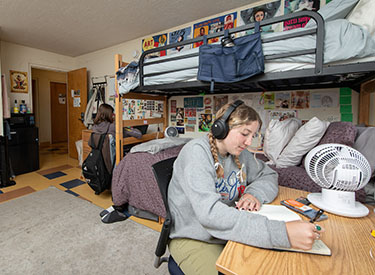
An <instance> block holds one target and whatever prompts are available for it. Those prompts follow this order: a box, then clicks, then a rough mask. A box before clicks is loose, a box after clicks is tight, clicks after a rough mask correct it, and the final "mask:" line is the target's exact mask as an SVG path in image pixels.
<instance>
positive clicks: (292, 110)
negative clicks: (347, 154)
mask: <svg viewBox="0 0 375 275" xmlns="http://www.w3.org/2000/svg"><path fill="white" fill-rule="evenodd" d="M238 99H240V100H242V101H244V103H245V104H246V105H248V106H251V107H252V108H254V110H255V111H256V112H257V113H258V114H259V116H260V118H261V120H262V122H263V123H262V128H261V132H262V133H264V132H265V130H266V128H267V126H268V124H269V122H270V121H271V120H272V119H278V120H280V121H281V120H285V119H287V118H292V117H296V118H298V115H299V111H301V110H308V109H311V108H321V109H322V111H323V112H324V111H325V109H327V108H338V107H339V106H340V105H339V101H340V95H339V92H338V91H337V92H333V91H327V90H316V91H309V90H304V91H283V92H263V93H245V94H233V95H214V96H208V95H206V96H199V97H185V98H183V103H181V104H177V100H171V101H170V122H171V125H172V126H176V127H177V129H178V131H179V133H188V132H195V133H199V132H209V131H210V129H211V127H212V124H213V122H214V121H215V118H216V116H215V114H216V113H217V111H218V110H219V109H220V108H221V107H222V106H223V105H225V104H227V103H228V102H234V101H236V100H238ZM179 102H180V101H179ZM336 120H337V119H336Z"/></svg>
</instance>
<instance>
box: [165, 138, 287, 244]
mask: <svg viewBox="0 0 375 275" xmlns="http://www.w3.org/2000/svg"><path fill="white" fill-rule="evenodd" d="M174 169H175V171H174V174H173V178H172V182H171V184H170V187H169V205H170V208H171V213H172V217H173V219H174V227H173V228H172V233H171V238H192V239H197V240H202V241H206V242H218V241H217V239H219V240H225V241H226V240H233V241H237V242H241V243H245V244H248V245H253V246H258V247H265V248H272V247H290V244H289V240H288V237H287V232H286V227H285V223H284V222H280V221H274V220H268V219H267V218H266V217H264V216H261V215H257V214H252V213H250V212H245V211H239V210H237V209H235V208H234V207H230V206H228V205H226V204H225V203H223V202H221V196H220V194H219V193H218V192H217V191H216V188H215V179H216V174H215V169H214V163H213V159H212V156H211V152H210V151H209V149H207V148H205V146H202V144H197V143H193V145H192V144H190V145H189V146H185V147H184V148H183V150H182V151H181V152H180V155H179V157H178V159H177V160H176V162H175V166H174ZM258 174H259V173H258ZM261 178H262V177H261V175H260V174H259V177H258V178H257V180H258V181H259V186H253V188H252V190H251V192H254V194H257V198H258V196H259V197H262V198H263V197H264V201H265V200H266V199H269V198H272V197H274V196H275V194H274V190H273V189H272V188H271V189H272V190H273V192H271V193H272V194H270V195H269V194H268V191H267V190H265V191H257V190H258V189H262V188H263V186H262V185H261V184H260V183H261ZM276 183H277V182H276ZM276 194H277V189H276Z"/></svg>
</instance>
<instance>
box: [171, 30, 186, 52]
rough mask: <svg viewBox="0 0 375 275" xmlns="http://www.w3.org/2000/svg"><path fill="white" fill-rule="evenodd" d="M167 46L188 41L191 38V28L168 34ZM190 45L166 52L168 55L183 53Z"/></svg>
mask: <svg viewBox="0 0 375 275" xmlns="http://www.w3.org/2000/svg"><path fill="white" fill-rule="evenodd" d="M168 38H169V40H168V44H173V43H178V42H182V41H185V40H189V39H190V38H191V27H187V28H183V29H180V30H177V31H173V32H170V33H169V35H168ZM190 48H191V45H190V44H189V45H183V46H179V47H176V48H173V49H170V50H168V54H170V53H171V54H172V53H177V52H180V51H184V50H187V49H190Z"/></svg>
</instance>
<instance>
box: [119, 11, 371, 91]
mask: <svg viewBox="0 0 375 275" xmlns="http://www.w3.org/2000/svg"><path fill="white" fill-rule="evenodd" d="M301 17H309V18H311V20H310V21H314V22H315V25H316V27H314V26H313V25H314V24H311V23H310V24H308V25H310V27H308V25H306V26H305V28H300V29H295V30H290V31H285V32H278V33H270V34H264V35H263V34H262V45H263V52H264V58H265V73H264V74H261V75H257V76H254V77H251V78H249V79H247V80H244V81H240V82H236V83H215V87H214V90H213V91H210V83H209V82H203V81H199V80H197V78H196V76H197V72H198V66H199V48H193V49H190V50H186V51H182V52H180V53H178V54H173V55H167V56H163V57H158V58H149V59H147V56H148V55H150V54H155V53H157V52H160V51H167V50H168V49H172V48H175V47H178V46H185V45H189V44H194V43H196V42H200V41H203V39H204V38H203V37H197V38H194V39H190V40H186V41H183V42H179V43H176V44H171V45H167V46H164V47H160V48H155V49H151V50H148V51H145V52H144V53H143V54H142V56H141V58H140V60H139V77H138V78H137V79H136V81H135V82H134V83H131V84H130V85H129V88H127V87H126V86H125V88H124V90H122V91H121V89H120V93H122V92H125V93H126V92H127V91H128V90H132V91H133V92H136V93H150V92H151V93H156V94H159V95H160V94H164V95H168V96H173V95H191V94H201V93H214V94H220V93H225V94H229V93H239V92H241V93H242V92H261V91H281V90H293V89H318V88H338V87H349V88H351V89H353V90H356V91H357V92H359V91H360V89H361V84H362V83H365V82H367V81H369V80H371V79H373V78H375V54H374V43H375V42H374V40H375V39H374V38H373V37H371V36H370V34H369V33H366V32H365V31H364V29H362V28H361V27H360V26H357V25H353V24H351V23H350V22H348V21H347V20H345V19H337V20H331V21H328V22H325V21H324V19H323V17H322V16H321V15H320V14H319V13H316V12H312V11H301V12H296V13H292V14H288V15H284V16H280V17H275V18H272V19H268V20H264V21H262V22H261V23H260V26H261V27H262V26H267V25H272V24H275V23H281V22H283V21H286V20H291V19H298V18H301ZM254 26H255V24H254V23H251V24H248V25H244V26H240V27H237V28H234V29H230V30H229V34H236V33H240V32H243V31H248V30H250V29H253V28H254ZM348 30H349V31H350V32H349V31H348ZM223 35H224V32H219V33H215V34H210V35H207V38H208V39H209V38H214V37H217V36H223ZM356 38H359V39H356ZM304 40H306V41H304ZM356 40H357V41H356ZM335 41H336V42H341V44H333V42H335ZM348 41H350V42H348ZM345 42H346V43H345ZM355 43H358V44H360V45H362V44H367V45H368V46H369V48H367V49H363V47H362V46H361V47H356V44H355ZM288 49H290V50H288ZM348 51H350V53H348ZM338 53H342V54H343V55H344V56H343V57H340V56H339V55H338ZM343 59H344V60H343Z"/></svg>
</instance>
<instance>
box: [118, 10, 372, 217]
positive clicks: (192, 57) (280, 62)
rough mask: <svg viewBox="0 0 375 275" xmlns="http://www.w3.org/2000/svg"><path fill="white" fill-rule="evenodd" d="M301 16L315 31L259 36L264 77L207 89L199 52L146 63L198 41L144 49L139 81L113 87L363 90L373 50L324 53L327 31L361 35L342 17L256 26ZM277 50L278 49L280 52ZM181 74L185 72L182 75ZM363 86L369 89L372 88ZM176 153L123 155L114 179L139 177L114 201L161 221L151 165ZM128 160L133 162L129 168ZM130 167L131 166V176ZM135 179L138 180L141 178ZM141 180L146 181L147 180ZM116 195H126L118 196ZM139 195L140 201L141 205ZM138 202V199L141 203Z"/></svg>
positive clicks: (143, 90)
mask: <svg viewBox="0 0 375 275" xmlns="http://www.w3.org/2000/svg"><path fill="white" fill-rule="evenodd" d="M300 17H310V18H311V19H312V20H313V21H314V22H315V24H316V27H309V28H307V27H305V28H303V29H297V30H292V31H286V32H280V33H274V34H270V35H268V34H267V35H264V36H263V35H262V37H263V38H262V45H263V50H264V55H265V73H264V74H261V75H257V76H254V77H251V78H249V79H246V80H244V81H240V82H236V83H215V85H214V90H213V91H211V89H210V83H208V82H203V81H199V80H197V78H196V75H197V71H198V64H199V52H198V50H199V48H198V49H196V48H194V49H191V50H186V51H184V52H181V53H178V54H174V55H167V56H163V57H157V58H149V59H146V57H147V56H148V55H150V54H154V53H156V52H159V51H167V50H168V49H172V48H175V47H178V46H184V45H188V44H194V43H196V42H200V41H203V39H204V38H203V37H198V38H194V39H190V40H186V41H183V42H179V43H176V44H172V45H167V46H165V47H160V48H155V49H151V50H148V51H145V52H144V53H143V54H142V56H141V58H140V60H139V75H138V77H136V78H135V81H134V82H132V83H125V84H124V83H122V84H121V87H120V88H118V85H116V89H118V90H117V91H118V94H120V95H121V96H125V97H126V96H132V97H133V96H140V95H142V94H147V96H150V94H151V95H155V96H160V95H164V96H167V97H170V96H177V95H182V96H183V95H196V94H202V93H206V94H210V93H211V94H223V93H225V94H230V93H244V92H260V91H281V90H293V89H318V88H338V87H349V88H352V89H354V90H356V91H357V92H359V91H361V89H363V87H364V85H365V84H366V83H368V81H371V80H372V79H374V78H375V51H373V52H372V53H371V50H370V53H369V50H368V49H364V50H361V51H355V52H354V53H350V55H349V56H350V58H345V60H340V57H337V56H335V57H330V56H328V53H329V52H336V50H335V48H334V49H333V50H332V49H330V48H329V46H330V43H331V40H330V35H328V34H327V35H326V33H329V34H332V35H333V37H334V38H335V39H341V38H339V36H337V35H339V34H340V33H342V32H344V31H343V28H348V27H350V28H351V29H353V30H354V31H358V32H359V34H358V33H357V36H358V35H360V36H361V37H363V36H364V35H363V30H362V29H361V28H360V27H359V26H354V25H349V24H350V23H349V24H348V23H347V22H345V20H343V19H342V20H333V21H330V22H325V21H324V20H323V18H322V16H321V15H320V14H318V13H315V12H311V11H301V12H298V13H293V14H289V15H285V16H281V17H277V18H273V19H269V20H264V21H262V22H261V24H260V25H261V27H262V26H266V25H272V24H275V23H280V22H283V21H285V20H290V19H292V18H300ZM312 20H311V21H312ZM335 21H339V22H338V23H340V21H341V23H340V24H341V25H340V26H339V27H338V28H339V29H337V28H336V27H335V24H336V23H337V22H335ZM310 26H311V24H310ZM253 28H254V24H253V23H252V24H248V25H244V26H241V27H237V28H234V29H231V30H229V33H230V34H235V33H239V32H243V31H247V30H250V29H253ZM335 30H336V31H337V30H338V33H337V35H335V33H334V32H335ZM344 34H345V32H344ZM222 35H224V32H219V33H216V34H212V35H208V36H207V38H208V39H209V38H213V37H216V36H222ZM349 36H350V35H349ZM302 37H307V40H308V44H309V45H307V46H308V47H307V48H304V47H300V48H299V49H294V47H293V50H292V51H287V49H286V48H285V47H284V48H283V47H282V46H281V45H283V44H284V45H285V43H286V44H288V43H291V42H290V41H297V42H299V41H300V40H301V39H302ZM344 37H345V35H344ZM345 38H347V37H345ZM365 39H366V41H360V42H363V43H367V44H371V43H372V44H371V45H372V47H374V45H375V42H374V41H372V40H371V39H372V38H371V37H369V35H368V34H367V35H365ZM311 41H313V42H311ZM357 42H358V41H357ZM267 44H269V46H266V45H267ZM296 44H298V43H296ZM275 45H276V46H275ZM325 45H326V46H325ZM297 46H298V45H297ZM336 47H337V45H336ZM280 49H281V50H282V51H281V52H280ZM346 49H347V48H343V49H339V51H346ZM283 50H285V51H283ZM278 51H279V52H278ZM299 58H300V60H299ZM122 65H123V64H122V61H121V56H118V55H117V56H116V72H117V71H118V69H119V67H121V66H122ZM183 73H185V75H184V74H183ZM371 83H373V82H371ZM365 86H366V85H365ZM367 86H371V87H372V86H373V85H367ZM124 88H125V90H124ZM129 90H131V92H129ZM362 101H363V102H365V101H366V100H365V99H364V100H361V99H360V102H362ZM120 102H121V100H120V97H119V98H117V99H116V116H119V114H121V111H122V108H121V105H119V103H120ZM167 110H168V108H167V105H166V104H165V105H164V112H165V117H167V115H168V114H167ZM116 121H122V120H121V118H119V117H116ZM121 123H122V124H121ZM121 123H120V124H118V125H117V126H116V127H117V128H116V134H117V133H120V134H121V133H122V131H121V127H122V126H124V125H125V124H127V125H135V124H134V123H133V122H131V121H130V122H123V121H122V122H121ZM166 125H167V121H166V122H165V124H164V127H165V126H166ZM116 139H117V140H119V141H120V142H121V140H122V137H121V136H118V137H116ZM117 146H120V148H121V143H120V144H119V143H117ZM180 149H181V147H173V148H171V149H168V150H165V151H162V152H160V153H158V154H160V155H157V154H155V155H153V156H152V157H151V156H149V155H150V154H147V153H141V154H144V155H142V156H141V157H140V158H139V159H136V158H135V157H134V155H136V154H133V155H132V154H128V155H127V156H126V157H125V159H124V160H125V161H126V160H127V159H129V160H131V161H129V162H128V164H126V163H125V162H121V163H119V166H127V168H126V169H125V168H124V169H122V168H121V169H118V170H117V172H115V174H114V178H115V181H116V180H117V181H120V180H122V179H123V178H124V177H129V176H130V175H129V174H130V173H135V174H138V175H135V178H134V182H136V183H137V184H136V186H134V189H133V190H130V189H129V186H127V187H125V186H120V187H119V186H116V187H115V188H114V189H113V190H112V196H113V200H114V203H115V204H122V203H129V204H131V205H134V206H136V207H139V208H141V209H143V210H146V211H149V212H151V213H154V214H156V215H158V216H161V217H163V215H164V214H165V209H164V206H163V202H162V199H161V197H160V194H159V195H158V189H157V185H156V181H155V180H154V177H153V174H152V171H151V165H152V164H153V163H154V162H157V161H158V160H162V159H164V158H168V157H172V156H175V155H177V154H178V152H179V150H180ZM117 151H118V150H117ZM117 157H118V158H117V159H116V162H117V163H118V160H119V159H121V158H120V155H118V156H117ZM130 162H132V163H131V164H129V163H130ZM135 163H139V166H137V164H135ZM145 166H147V167H145ZM131 167H133V170H134V171H133V172H132V169H131ZM141 167H142V168H141ZM137 177H138V178H137ZM139 177H141V179H140V178H139ZM145 179H147V181H146V180H145ZM112 184H114V182H112ZM130 184H131V183H130ZM115 185H116V183H115ZM116 190H117V191H116ZM150 190H151V192H150ZM121 192H125V193H124V194H122V193H121ZM139 192H143V193H142V195H139ZM141 197H142V198H144V199H143V201H142V198H141ZM137 200H138V201H137ZM139 200H141V202H140V203H139ZM151 200H152V201H151ZM150 205H152V207H149V206H150ZM159 222H160V220H159Z"/></svg>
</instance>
